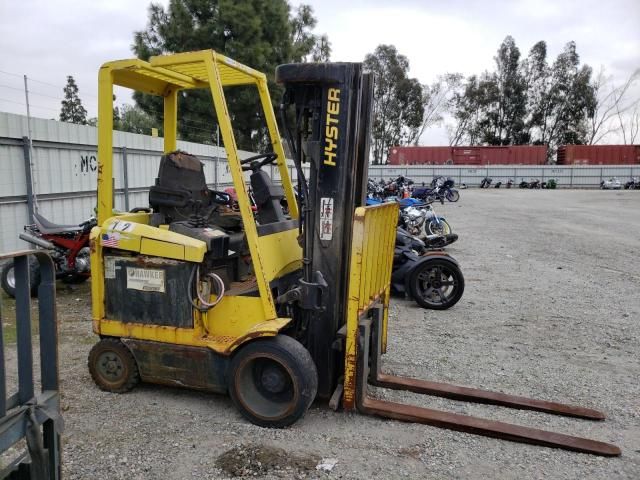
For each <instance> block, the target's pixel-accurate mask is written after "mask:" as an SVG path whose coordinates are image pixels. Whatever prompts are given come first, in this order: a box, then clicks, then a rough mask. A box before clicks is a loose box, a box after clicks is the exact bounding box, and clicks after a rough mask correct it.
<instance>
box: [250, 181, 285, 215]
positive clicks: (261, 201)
mask: <svg viewBox="0 0 640 480" xmlns="http://www.w3.org/2000/svg"><path fill="white" fill-rule="evenodd" d="M250 180H251V189H252V190H253V198H254V199H255V202H256V206H257V207H258V213H257V215H256V217H257V219H258V222H259V223H260V224H262V225H264V224H267V223H273V222H282V221H285V220H286V219H287V217H286V216H285V215H284V212H283V211H282V205H281V204H280V202H281V200H282V199H283V198H284V190H283V188H282V187H281V186H280V185H274V184H273V182H272V180H271V177H269V175H267V173H266V172H264V171H263V170H258V171H256V172H253V173H252V174H251V178H250Z"/></svg>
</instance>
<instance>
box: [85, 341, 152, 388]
mask: <svg viewBox="0 0 640 480" xmlns="http://www.w3.org/2000/svg"><path fill="white" fill-rule="evenodd" d="M89 372H90V373H91V378H93V381H94V382H96V385H98V387H100V389H101V390H105V391H107V392H114V393H125V392H128V391H129V390H131V389H132V388H133V387H135V386H136V385H137V384H138V382H139V381H140V374H139V373H138V365H137V364H136V360H135V358H133V355H132V354H131V352H130V351H129V349H128V348H127V347H126V346H125V344H124V343H122V342H121V341H120V340H118V339H117V338H103V339H102V340H100V341H99V342H98V343H96V344H95V345H94V346H93V348H92V349H91V351H90V352H89Z"/></svg>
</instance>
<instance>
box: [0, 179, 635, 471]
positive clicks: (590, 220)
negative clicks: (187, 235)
mask: <svg viewBox="0 0 640 480" xmlns="http://www.w3.org/2000/svg"><path fill="white" fill-rule="evenodd" d="M461 193H462V198H461V200H460V202H459V203H457V204H448V205H445V206H443V207H440V206H438V207H437V210H438V211H439V212H440V213H441V214H443V215H444V216H445V217H446V218H447V220H448V221H449V222H450V223H451V225H452V227H453V229H454V231H455V232H457V233H458V234H459V235H460V240H459V242H458V243H457V244H455V245H454V246H453V247H451V248H450V253H451V254H452V255H453V256H455V257H456V258H457V259H458V260H459V262H460V264H461V266H462V269H463V272H464V275H465V279H466V290H465V293H464V296H463V298H462V300H461V301H460V302H459V303H458V304H457V305H456V306H455V307H454V308H453V309H451V310H450V311H446V312H435V311H425V310H421V309H419V308H418V307H417V305H415V304H414V303H413V302H409V301H406V300H395V301H394V302H393V305H392V312H391V322H390V332H389V338H390V343H389V353H388V354H387V355H386V357H385V361H384V365H385V368H386V370H388V371H391V372H393V373H398V374H405V375H409V376H415V377H422V378H428V379H432V380H442V381H448V382H454V383H458V384H462V385H470V386H477V387H484V388H490V389H495V390H499V391H505V392H510V393H515V394H522V395H529V396H534V397H539V398H543V399H550V400H557V401H563V402H567V403H575V404H579V405H584V406H588V407H593V408H597V409H600V410H603V411H605V412H606V413H607V414H608V419H607V420H606V421H604V422H589V421H585V420H575V419H567V418H562V417H554V416H550V415H545V414H541V413H533V412H525V411H517V410H509V409H505V408H501V407H492V406H483V405H474V404H468V403H463V402H455V401H449V400H443V399H435V398H429V397H420V396H419V395H415V394H410V393H401V392H391V391H378V392H377V395H379V396H380V397H382V398H389V399H397V400H402V401H405V402H411V403H414V404H417V405H423V406H431V407H435V408H442V409H446V410H449V411H453V412H459V413H468V414H471V415H479V416H485V417H487V418H492V419H499V420H503V421H508V422H512V423H517V424H522V425H527V426H536V427H540V428H544V429H549V430H555V431H559V432H563V433H568V434H573V435H582V436H587V437H591V438H594V439H597V440H602V441H607V442H612V443H615V444H617V445H618V446H620V447H621V448H622V451H623V454H622V457H620V458H609V459H606V458H600V457H595V456H589V455H584V454H578V453H570V452H564V451H559V450H553V449H550V448H543V447H535V446H527V445H523V444H517V443H511V442H506V441H500V440H494V439H488V438H484V437H479V436H474V435H470V434H464V433H457V432H451V431H447V430H440V429H437V428H432V427H427V426H423V425H415V424H403V423H400V422H395V421H385V420H382V419H377V418H371V417H365V416H361V415H357V414H345V413H334V412H333V411H331V410H330V409H328V408H327V407H326V406H325V405H322V404H315V405H314V406H312V408H311V409H310V411H309V412H308V413H307V415H306V416H305V417H304V419H303V420H302V421H300V422H298V423H297V424H296V425H294V426H293V427H291V428H289V429H286V430H266V429H261V428H258V427H255V426H253V425H250V424H248V423H247V422H246V421H244V420H243V419H242V418H241V417H240V415H239V414H238V413H237V412H236V411H235V409H234V408H233V406H232V404H231V402H230V400H229V399H227V398H225V397H222V396H216V395H208V394H203V393H196V392H191V391H187V390H179V389H171V388H165V387H157V386H152V385H142V386H140V387H138V388H137V389H135V390H134V391H133V392H131V393H129V394H126V395H116V394H108V393H104V392H101V391H99V390H98V389H97V388H96V387H95V386H94V384H93V382H92V381H91V378H90V377H89V373H88V371H87V368H86V358H87V354H88V351H89V349H90V348H91V345H92V344H93V343H94V341H95V339H94V337H93V335H92V333H91V323H90V305H89V293H88V288H87V286H82V287H80V288H78V289H77V290H75V291H72V292H69V291H66V290H64V287H60V288H59V309H58V312H59V320H60V363H61V379H62V388H63V410H64V417H65V421H66V432H65V434H64V454H63V455H64V458H63V460H64V472H65V478H69V479H128V480H133V479H165V478H175V479H186V478H198V479H205V478H226V477H231V476H232V475H240V476H243V475H244V476H251V477H252V478H256V477H259V478H349V479H356V478H389V479H396V478H415V479H418V478H439V479H440V478H465V479H467V478H468V479H471V478H473V479H477V478H497V479H512V478H518V479H520V478H535V479H537V478H554V479H584V478H593V479H602V478H610V479H618V478H628V479H637V478H640V382H639V380H638V379H639V378H640V355H639V350H638V346H639V345H640V294H639V293H638V292H639V288H640V268H638V257H639V255H640V240H639V239H640V194H638V192H602V191H522V190H504V189H501V190H493V189H491V190H486V191H480V190H466V191H462V192H461ZM3 303H4V306H5V309H4V311H5V312H6V313H7V312H8V313H10V309H11V306H12V305H11V302H10V301H8V300H7V299H3ZM327 458H330V459H335V460H337V464H336V465H335V467H334V468H333V469H332V471H331V472H330V473H325V472H321V471H317V470H316V469H315V465H317V463H318V462H319V461H320V460H321V459H327ZM223 469H224V470H223Z"/></svg>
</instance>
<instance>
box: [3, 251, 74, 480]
mask: <svg viewBox="0 0 640 480" xmlns="http://www.w3.org/2000/svg"><path fill="white" fill-rule="evenodd" d="M31 258H35V260H36V261H37V262H38V265H39V268H40V278H41V281H40V285H39V287H38V322H39V323H38V326H39V347H40V355H39V356H40V382H39V383H40V388H39V391H36V388H35V384H34V356H33V343H32V340H33V338H32V337H33V335H32V334H33V332H32V325H31V291H30V288H29V270H30V265H29V262H30V261H33V260H31ZM0 260H9V261H11V260H13V262H14V272H15V285H16V297H15V301H16V335H17V336H16V346H15V348H16V353H17V366H18V372H17V373H18V382H17V392H15V393H11V394H10V393H9V392H8V391H7V364H6V356H5V353H6V349H7V348H8V346H7V345H5V344H4V331H3V330H4V329H5V327H6V325H5V321H4V320H3V318H2V317H3V314H2V312H1V311H0V453H1V454H4V453H5V452H7V451H8V450H9V449H11V452H10V453H11V454H12V457H13V458H11V460H10V461H9V462H8V463H5V465H3V467H2V470H0V478H11V479H14V478H15V479H22V478H30V479H43V480H45V479H59V478H61V461H60V460H61V451H60V433H61V431H62V428H63V425H62V417H61V416H60V393H59V383H58V333H57V322H56V291H55V269H54V265H53V261H52V260H51V257H50V256H49V254H47V253H45V252H43V251H41V250H25V251H21V252H16V253H10V254H6V255H0ZM22 439H25V440H26V449H25V447H24V444H19V443H18V442H20V440H22ZM14 450H16V451H15V452H14Z"/></svg>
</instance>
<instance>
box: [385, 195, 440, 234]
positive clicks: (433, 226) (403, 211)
mask: <svg viewBox="0 0 640 480" xmlns="http://www.w3.org/2000/svg"><path fill="white" fill-rule="evenodd" d="M440 202H441V203H444V199H443V198H440ZM398 226H399V227H401V228H404V229H405V230H407V231H408V232H409V233H410V234H411V235H413V236H416V237H418V238H424V237H427V236H428V235H448V234H450V233H451V226H450V225H449V223H448V222H447V221H446V220H445V218H444V217H441V216H439V215H437V214H436V213H435V211H434V210H433V206H432V205H431V203H430V202H429V203H425V202H420V201H419V200H417V199H415V198H407V199H403V200H401V201H400V214H399V218H398Z"/></svg>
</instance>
